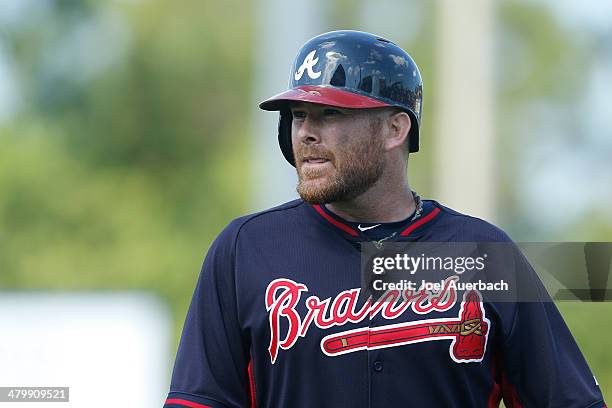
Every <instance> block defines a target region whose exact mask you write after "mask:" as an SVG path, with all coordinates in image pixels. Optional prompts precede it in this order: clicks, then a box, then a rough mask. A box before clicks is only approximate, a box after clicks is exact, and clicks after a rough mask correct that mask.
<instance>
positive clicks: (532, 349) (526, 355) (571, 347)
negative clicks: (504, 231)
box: [500, 249, 605, 408]
mask: <svg viewBox="0 0 612 408" xmlns="http://www.w3.org/2000/svg"><path fill="white" fill-rule="evenodd" d="M515 262H516V264H515V267H516V273H517V275H518V276H517V282H519V283H518V284H519V287H522V288H523V289H522V290H523V291H524V292H525V291H527V294H526V295H524V296H522V295H521V293H519V299H518V301H517V302H516V303H515V305H514V308H513V321H512V324H511V326H510V327H511V328H510V331H509V333H507V335H506V336H505V338H504V340H503V347H502V350H503V351H502V353H503V355H502V358H501V364H502V367H503V368H502V370H503V371H502V373H503V374H501V376H502V377H503V378H502V379H501V380H500V383H501V384H500V389H501V390H503V392H502V395H503V398H504V402H505V404H506V407H508V408H517V407H518V408H520V407H538V408H540V407H551V408H552V407H558V408H602V407H605V403H604V402H603V396H602V394H601V391H600V389H599V386H598V384H597V382H596V380H595V378H594V377H593V374H592V373H591V371H590V369H589V367H588V365H587V362H586V360H585V358H584V357H583V355H582V353H581V352H580V349H579V348H578V345H577V344H576V342H575V340H574V338H573V337H572V334H571V333H570V331H569V329H568V327H567V325H566V324H565V322H564V321H563V318H562V316H561V314H560V313H559V310H558V309H557V307H556V306H555V304H554V302H553V301H552V299H551V298H550V297H549V295H548V293H547V292H546V289H545V288H544V285H543V284H542V282H541V281H540V279H539V277H538V276H537V274H536V272H535V271H534V270H533V268H532V267H531V265H530V264H529V262H528V261H527V260H526V259H525V257H524V256H523V254H522V253H520V251H519V250H518V249H517V251H516V256H515Z"/></svg>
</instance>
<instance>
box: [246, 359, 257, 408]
mask: <svg viewBox="0 0 612 408" xmlns="http://www.w3.org/2000/svg"><path fill="white" fill-rule="evenodd" d="M247 372H248V373H249V391H250V394H251V404H250V408H257V397H256V395H255V374H253V358H252V357H251V360H250V361H249V367H248V368H247Z"/></svg>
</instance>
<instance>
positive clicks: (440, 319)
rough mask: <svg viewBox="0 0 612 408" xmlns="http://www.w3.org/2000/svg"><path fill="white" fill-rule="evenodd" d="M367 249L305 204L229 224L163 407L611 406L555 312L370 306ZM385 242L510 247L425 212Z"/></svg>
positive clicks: (473, 223)
mask: <svg viewBox="0 0 612 408" xmlns="http://www.w3.org/2000/svg"><path fill="white" fill-rule="evenodd" d="M367 239H368V238H367V236H366V235H363V233H362V232H361V231H360V230H359V229H356V228H354V225H352V224H351V223H347V222H345V221H344V220H342V219H341V218H340V217H337V216H335V215H334V214H333V213H330V212H329V211H326V210H325V209H324V208H323V207H322V206H318V205H310V204H307V203H305V202H304V201H302V200H295V201H291V202H289V203H286V204H284V205H282V206H279V207H276V208H272V209H270V210H267V211H264V212H261V213H257V214H253V215H249V216H245V217H241V218H238V219H236V220H234V221H233V222H231V223H230V224H229V225H228V226H227V227H226V228H225V229H224V230H223V232H221V234H220V235H219V236H218V237H217V239H216V240H215V242H214V243H213V244H212V246H211V248H210V250H209V252H208V254H207V256H206V259H205V261H204V265H203V267H202V271H201V274H200V277H199V280H198V283H197V286H196V289H195V293H194V295H193V299H192V302H191V306H190V308H189V312H188V314H187V318H186V321H185V326H184V329H183V334H182V337H181V341H180V345H179V350H178V353H177V357H176V362H175V366H174V372H173V375H172V382H171V386H170V393H169V395H168V399H167V400H166V404H165V407H166V408H171V407H172V408H178V407H191V408H194V407H195V408H202V407H212V408H221V407H224V408H234V407H252V406H253V407H254V406H258V407H274V408H277V407H290V408H300V407H308V408H312V407H321V408H322V407H351V408H353V407H359V408H360V407H363V408H366V407H367V408H370V407H408V406H410V407H445V408H446V407H470V408H471V407H476V408H479V407H482V408H485V407H497V406H499V403H500V400H501V399H502V398H503V399H504V402H505V404H506V406H507V407H509V408H510V407H537V408H542V407H563V408H571V407H576V408H578V407H580V408H587V407H589V408H601V407H604V406H605V405H604V402H603V398H602V395H601V392H600V390H599V387H598V385H597V383H596V381H595V379H594V378H593V375H592V374H591V372H590V370H589V368H588V366H587V364H586V362H585V360H584V357H583V356H582V354H581V353H580V350H579V349H578V347H577V345H576V343H575V341H574V339H573V338H572V335H571V334H570V332H569V330H568V328H567V327H566V325H565V323H564V322H563V319H562V317H561V316H560V314H559V312H558V310H557V309H556V307H555V305H554V303H552V302H550V301H542V302H515V303H508V302H506V303H488V302H483V301H482V298H481V296H480V294H479V293H478V292H475V291H469V292H467V293H463V294H459V293H450V292H446V293H445V294H444V295H443V294H441V293H440V292H442V291H440V292H438V293H435V292H427V294H424V293H421V295H420V296H415V297H413V298H408V299H403V300H402V301H399V300H398V301H397V302H389V301H387V302H383V301H381V300H379V301H372V299H371V298H370V299H364V297H360V296H359V294H360V286H361V270H360V251H359V243H360V242H362V241H364V240H367ZM392 240H394V241H416V242H427V241H431V242H509V238H508V236H507V235H506V234H505V233H504V232H503V231H501V230H499V229H498V228H496V227H494V226H492V225H491V224H489V223H486V222H484V221H482V220H480V219H478V218H473V217H469V216H466V215H463V214H460V213H457V212H455V211H453V210H450V209H448V208H446V207H444V206H442V205H440V204H438V203H437V202H435V201H429V200H425V201H423V211H422V213H421V214H419V216H418V217H416V218H414V219H409V220H407V222H406V224H405V225H403V226H402V228H401V230H399V231H398V233H397V234H396V235H394V236H393V238H392ZM525 262H526V261H525ZM527 268H528V269H529V270H531V271H532V272H533V270H532V269H531V268H530V267H529V266H528V264H527ZM532 275H533V276H532V277H531V278H530V279H533V280H534V285H536V286H537V285H539V284H540V283H539V280H538V278H537V276H536V275H535V272H533V273H532ZM542 296H543V297H545V296H547V295H546V294H545V292H544V291H543V294H542ZM465 321H476V322H478V323H477V325H473V326H471V327H468V326H467V325H460V324H459V323H460V322H465ZM470 330H471V331H470ZM458 331H461V334H464V332H467V333H468V334H472V335H471V336H467V335H466V336H463V335H461V336H460V335H459V333H458Z"/></svg>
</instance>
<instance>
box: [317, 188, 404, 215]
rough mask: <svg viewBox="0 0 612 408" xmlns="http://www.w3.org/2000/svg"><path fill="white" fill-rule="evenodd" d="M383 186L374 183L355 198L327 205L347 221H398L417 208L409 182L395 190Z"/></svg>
mask: <svg viewBox="0 0 612 408" xmlns="http://www.w3.org/2000/svg"><path fill="white" fill-rule="evenodd" d="M383 187H384V186H383V185H374V186H372V188H370V189H369V190H368V191H366V192H365V193H363V194H361V195H360V196H358V197H356V198H354V199H353V200H349V201H336V202H333V203H329V204H326V205H325V206H326V207H327V208H328V209H329V210H330V211H332V212H333V213H334V214H337V215H339V216H340V217H342V218H344V219H345V220H347V221H354V222H396V221H402V220H405V219H406V218H408V217H409V216H410V214H412V213H413V212H414V210H415V208H416V204H415V202H414V197H413V196H412V191H410V187H409V186H408V184H407V183H406V184H404V185H403V186H402V188H398V189H393V190H389V189H388V188H387V189H385V188H383ZM383 190H386V191H383Z"/></svg>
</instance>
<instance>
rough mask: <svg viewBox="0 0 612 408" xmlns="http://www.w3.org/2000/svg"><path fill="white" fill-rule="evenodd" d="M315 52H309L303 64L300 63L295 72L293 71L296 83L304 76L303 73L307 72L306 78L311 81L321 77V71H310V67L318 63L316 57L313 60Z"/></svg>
mask: <svg viewBox="0 0 612 408" xmlns="http://www.w3.org/2000/svg"><path fill="white" fill-rule="evenodd" d="M316 52H317V50H314V51H311V52H309V53H308V55H307V56H306V58H304V62H302V65H301V66H300V67H299V68H298V69H297V71H295V80H296V81H299V80H300V78H302V75H304V71H308V76H309V77H311V78H312V79H317V78H318V77H320V76H321V71H319V72H314V71H313V70H312V67H314V66H315V64H316V63H317V62H319V58H318V57H317V58H314V56H315V53H316ZM313 58H314V59H313Z"/></svg>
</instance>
